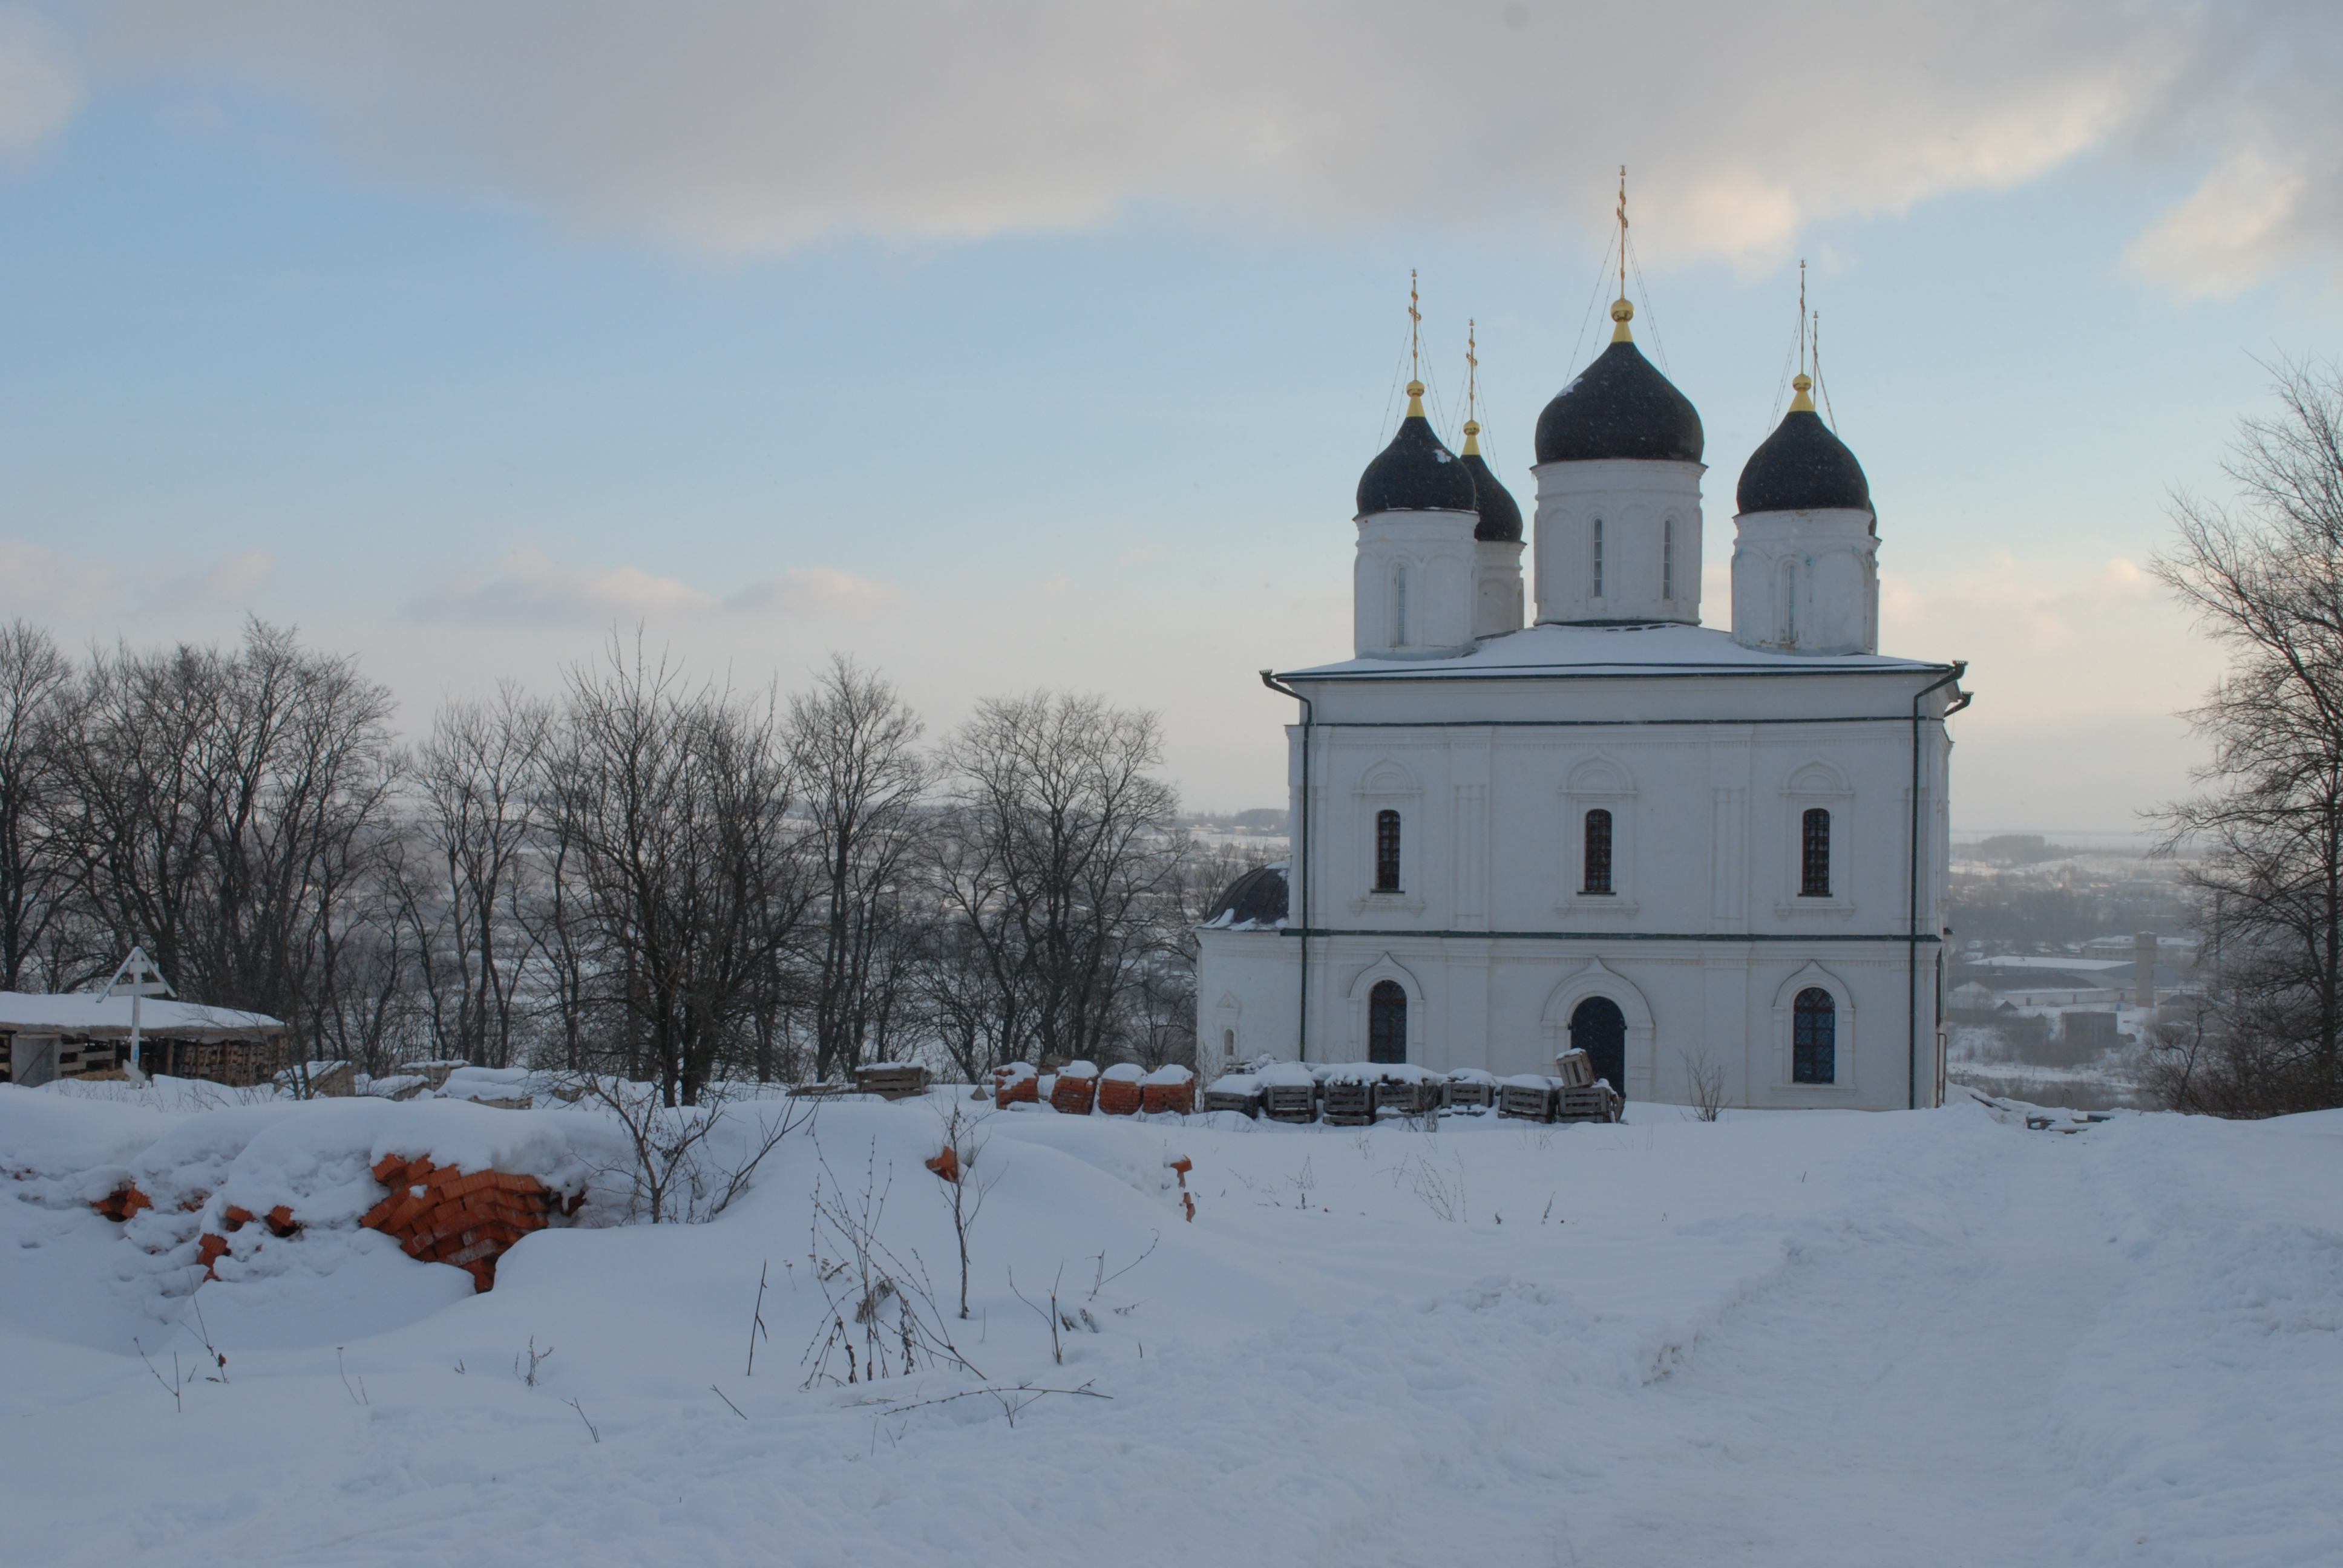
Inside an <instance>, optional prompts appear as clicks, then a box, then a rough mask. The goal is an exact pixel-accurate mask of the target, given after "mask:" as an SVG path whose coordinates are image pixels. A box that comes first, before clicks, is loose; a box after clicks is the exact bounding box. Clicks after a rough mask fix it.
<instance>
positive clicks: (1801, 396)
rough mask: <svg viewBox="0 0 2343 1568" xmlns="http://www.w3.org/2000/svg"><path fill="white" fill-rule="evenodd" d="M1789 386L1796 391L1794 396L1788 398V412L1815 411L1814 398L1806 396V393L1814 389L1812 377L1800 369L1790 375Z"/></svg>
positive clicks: (1809, 412) (1806, 412) (1807, 412)
mask: <svg viewBox="0 0 2343 1568" xmlns="http://www.w3.org/2000/svg"><path fill="white" fill-rule="evenodd" d="M1790 387H1791V388H1792V389H1793V390H1794V391H1795V392H1796V393H1797V396H1796V397H1793V398H1791V399H1790V412H1791V413H1793V414H1800V413H1805V414H1811V413H1813V412H1814V411H1815V400H1814V399H1813V398H1812V397H1807V396H1806V394H1807V393H1809V392H1812V391H1813V390H1814V389H1815V382H1814V377H1811V376H1808V375H1807V374H1806V373H1805V371H1803V370H1801V371H1799V372H1798V373H1797V374H1796V375H1795V376H1793V377H1790Z"/></svg>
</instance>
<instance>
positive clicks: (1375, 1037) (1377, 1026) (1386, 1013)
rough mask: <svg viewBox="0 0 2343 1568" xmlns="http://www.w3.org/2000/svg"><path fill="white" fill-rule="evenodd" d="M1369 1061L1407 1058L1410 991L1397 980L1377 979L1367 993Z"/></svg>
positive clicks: (1403, 1059) (1402, 1059)
mask: <svg viewBox="0 0 2343 1568" xmlns="http://www.w3.org/2000/svg"><path fill="white" fill-rule="evenodd" d="M1367 1060H1369V1061H1405V1060H1407V992H1406V991H1404V990H1401V989H1400V983H1399V981H1397V980H1377V981H1376V982H1375V989H1374V990H1371V991H1369V992H1368V993H1367Z"/></svg>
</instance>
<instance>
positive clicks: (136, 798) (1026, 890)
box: [0, 622, 1242, 1104]
mask: <svg viewBox="0 0 2343 1568" xmlns="http://www.w3.org/2000/svg"><path fill="white" fill-rule="evenodd" d="M1160 762H1161V734H1160V731H1159V729H1158V725H1157V722H1156V719H1155V718H1154V717H1153V716H1152V715H1151V714H1148V713H1143V712H1135V711H1131V710H1126V709H1116V708H1113V707H1111V706H1109V705H1108V704H1106V703H1105V702H1103V701H1101V700H1100V699H1095V698H1090V697H1081V696H1071V695H1060V694H1050V693H1037V694H1034V695H1031V696H1027V697H1019V698H1011V699H995V700H989V701H985V702H982V703H980V704H979V705H978V708H977V709H976V712H975V713H974V715H973V716H972V717H971V718H970V719H969V720H968V721H967V722H966V723H965V724H964V725H962V726H961V727H960V729H958V730H957V731H955V732H954V733H952V734H951V735H950V736H949V737H948V738H946V739H944V740H943V741H942V742H941V743H940V744H939V745H933V746H930V745H928V744H925V743H924V737H923V729H922V725H921V723H920V719H919V718H918V716H917V715H916V714H914V713H913V712H912V711H911V709H910V708H909V706H908V705H906V704H905V703H904V701H903V700H902V699H901V698H900V695H899V694H898V693H897V691H896V690H895V689H894V688H893V687H892V686H890V684H889V683H888V682H886V681H885V680H883V679H881V678H879V677H878V676H876V675H874V674H872V673H870V672H869V671H866V670H863V669H860V668H856V667H855V666H854V665H853V664H852V663H851V662H850V661H848V660H846V659H843V658H838V659H833V660H832V661H831V662H830V665H829V666H828V667H827V668H824V669H823V670H821V671H820V673H819V675H818V677H817V678H816V679H815V680H814V682H813V685H812V687H811V688H810V689H809V690H806V691H803V692H799V693H795V694H790V695H786V696H785V695H783V694H781V693H779V691H778V690H770V691H765V692H756V693H744V692H739V691H735V690H731V689H727V688H724V687H721V686H718V685H713V684H710V683H708V682H705V681H699V680H695V679H693V678H689V676H688V675H687V674H686V673H685V672H684V671H683V670H682V669H681V668H679V667H678V666H677V665H675V664H674V663H672V662H670V661H669V660H667V659H665V658H661V657H659V656H657V655H654V654H651V653H649V652H646V651H645V650H644V649H643V648H641V647H640V646H639V644H638V645H634V646H629V645H628V644H626V643H624V642H623V641H621V640H619V639H618V638H613V639H612V641H611V642H610V644H609V645H608V647H607V648H605V649H604V650H603V651H602V653H601V655H600V656H599V657H598V658H595V659H592V660H590V661H588V662H585V663H581V664H579V665H578V666H576V667H574V668H571V669H570V670H569V671H568V674H567V677H566V679H565V682H564V685H563V688H562V689H561V690H560V691H559V692H558V693H557V694H555V695H553V696H550V697H543V696H537V695H531V694H528V693H526V692H523V691H520V690H518V689H513V688H510V687H507V688H504V689H499V690H498V693H497V695H496V697H495V698H494V699H492V700H489V701H486V702H451V703H449V704H447V706H446V707H444V708H442V709H440V710H439V712H438V713H437V715H436V716H435V717H434V719H433V722H432V724H431V727H430V729H429V731H428V733H427V736H425V737H424V738H423V739H421V740H420V741H419V742H418V743H417V744H416V745H414V746H413V747H411V748H407V747H403V746H401V745H400V744H399V743H398V740H397V735H396V733H395V732H394V730H393V729H392V703H391V699H390V697H389V694H388V692H387V690H386V689H384V688H382V687H381V686H379V685H377V684H376V683H374V682H372V681H370V680H368V679H367V678H365V677H364V675H363V674H362V673H361V672H360V671H359V670H358V669H357V666H356V665H355V663H354V662H353V661H351V660H349V659H347V658H338V657H334V656H331V655H327V654H323V653H319V652H317V651H316V650H313V649H308V648H303V647H301V646H300V645H299V644H298V642H297V640H296V638H294V637H293V635H292V634H291V633H289V632H287V631H284V630H281V629H278V628H272V627H268V626H266V625H262V624H259V623H254V624H253V625H251V626H250V627H248V628H246V635H245V637H244V639H243V642H242V643H241V645H240V646H238V647H236V648H232V649H220V648H186V647H182V648H172V649H169V650H166V651H158V652H144V651H139V650H136V649H132V648H117V649H116V650H113V651H111V652H107V651H99V652H96V653H94V654H92V655H91V656H90V657H89V658H86V659H85V660H80V661H76V660H75V659H73V658H68V657H67V656H65V654H64V653H63V652H62V651H61V650H59V649H58V648H57V647H56V646H55V642H54V640H53V639H52V638H50V637H49V636H48V635H47V634H46V633H45V631H43V630H42V629H41V628H37V627H34V626H30V625H27V624H25V623H23V622H17V623H15V624H12V625H8V626H5V627H0V989H7V990H71V989H76V988H79V987H81V986H85V985H86V984H88V983H90V982H91V981H92V980H96V979H99V978H102V977H103V976H104V975H105V973H106V971H107V970H110V969H111V967H112V966H113V965H114V964H115V963H116V961H118V960H119V959H120V957H121V954H122V953H123V951H124V950H126V949H127V948H128V946H129V945H130V944H131V943H133V942H143V943H145V944H146V947H147V950H148V951H149V952H151V953H152V954H154V955H155V956H156V959H157V960H159V961H160V963H161V964H162V966H163V968H164V970H165V972H166V974H168V975H169V976H170V978H171V979H172V980H174V981H175V982H176V984H177V985H178V987H179V989H180V991H181V994H182V995H184V996H186V997H189V998H191V999H196V1000H204V1001H207V1002H212V1003H216V1004H218V1005H223V1006H230V1007H239V1008H246V1009H251V1010H257V1011H263V1012H268V1013H272V1014H275V1015H277V1016H278V1017H280V1018H283V1019H285V1020H287V1022H288V1023H289V1024H290V1025H291V1026H292V1027H293V1030H294V1031H295V1034H296V1036H297V1039H298V1040H299V1041H300V1042H301V1043H302V1045H303V1046H304V1048H305V1049H307V1050H308V1051H309V1053H310V1054H312V1055H313V1056H320V1057H331V1058H347V1059H350V1060H357V1061H358V1062H360V1063H361V1064H363V1065H364V1066H365V1067H367V1069H368V1070H376V1071H379V1070H383V1069H385V1068H387V1067H388V1066H390V1065H392V1064H394V1063H396V1062H397V1061H400V1060H413V1059H416V1058H420V1057H430V1058H438V1059H448V1058H462V1059H464V1060H470V1061H475V1062H480V1063H484V1064H488V1065H507V1064H514V1063H521V1062H527V1063H532V1064H543V1065H558V1066H562V1067H568V1068H578V1069H592V1070H616V1071H620V1072H623V1073H625V1074H627V1075H628V1076H629V1077H631V1078H635V1079H638V1080H642V1081H650V1082H655V1083H657V1084H659V1086H660V1087H661V1090H662V1091H663V1096H664V1098H665V1099H666V1100H667V1101H668V1102H669V1103H670V1104H674V1103H691V1102H693V1101H696V1100H697V1099H698V1097H699V1091H700V1090H701V1087H702V1086H703V1085H705V1084H707V1083H709V1081H712V1080H716V1079H719V1078H724V1077H739V1076H746V1077H756V1078H761V1079H789V1080H795V1079H799V1078H803V1077H830V1076H834V1075H836V1074H838V1073H840V1072H841V1071H843V1070H846V1069H848V1068H850V1067H852V1066H854V1065H856V1064H858V1063H860V1062H865V1061H869V1060H886V1059H897V1058H905V1057H913V1056H926V1057H929V1058H930V1059H932V1060H935V1061H936V1062H937V1064H938V1065H949V1066H951V1067H954V1068H957V1069H958V1070H960V1071H962V1072H965V1073H967V1074H970V1075H971V1076H973V1075H976V1074H979V1073H980V1072H981V1071H983V1070H985V1069H986V1068H988V1067H990V1065H992V1064H993V1063H995V1062H998V1061H1002V1060H1010V1059H1012V1058H1028V1059H1038V1058H1041V1057H1045V1056H1055V1057H1059V1058H1071V1057H1074V1056H1088V1057H1092V1058H1102V1059H1115V1058H1124V1057H1129V1058H1134V1059H1137V1060H1142V1061H1147V1062H1150V1063H1153V1062H1158V1061H1161V1060H1172V1059H1176V1058H1178V1057H1180V1056H1182V1054H1184V1053H1185V1052H1187V1051H1189V1050H1192V1044H1193V1036H1194V999H1193V980H1194V970H1193V962H1192V958H1193V954H1192V946H1191V943H1192V938H1191V935H1190V928H1191V927H1192V924H1193V922H1194V920H1196V919H1197V918H1198V917H1199V916H1200V915H1201V913H1202V910H1203V907H1204V903H1205V901H1206V900H1209V898H1210V897H1211V896H1212V893H1213V892H1215V891H1216V890H1218V889H1219V887H1221V886H1222V884H1224V883H1225V881H1226V880H1227V879H1229V878H1230V877H1231V876H1232V875H1234V874H1235V872H1236V871H1238V870H1240V869H1242V867H1241V866H1239V865H1235V864H1232V860H1231V858H1230V857H1229V856H1228V855H1227V854H1226V853H1224V852H1218V851H1213V850H1211V849H1205V848H1203V847H1201V846H1199V845H1198V844H1197V843H1195V842H1194V841H1193V840H1192V839H1189V838H1188V837H1187V836H1186V835H1185V834H1183V833H1182V831H1181V830H1180V829H1179V828H1178V826H1177V824H1176V822H1175V820H1174V817H1173V812H1174V809H1175V806H1176V801H1175V799H1174V796H1173V793H1172V789H1170V787H1169V786H1168V785H1166V784H1165V783H1164V782H1163V781H1162V780H1161V779H1159V778H1158V777H1157V776H1156V771H1155V770H1156V769H1157V768H1158V767H1159V765H1160Z"/></svg>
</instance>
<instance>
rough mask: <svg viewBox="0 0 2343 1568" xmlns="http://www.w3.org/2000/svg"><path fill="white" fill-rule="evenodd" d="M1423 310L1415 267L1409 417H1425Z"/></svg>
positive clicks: (1410, 297)
mask: <svg viewBox="0 0 2343 1568" xmlns="http://www.w3.org/2000/svg"><path fill="white" fill-rule="evenodd" d="M1407 417H1409V418H1411V419H1421V418H1423V311H1421V310H1419V309H1417V308H1416V294H1415V268H1413V267H1412V266H1411V267H1409V268H1408V269H1407Z"/></svg>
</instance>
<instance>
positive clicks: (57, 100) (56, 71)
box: [0, 10, 81, 156]
mask: <svg viewBox="0 0 2343 1568" xmlns="http://www.w3.org/2000/svg"><path fill="white" fill-rule="evenodd" d="M80 100H81V84H80V83H79V81H78V80H76V79H75V75H74V70H73V67H72V66H71V65H68V64H66V62H65V56H64V55H63V53H62V52H61V51H60V50H59V49H58V48H57V46H56V44H55V40H54V39H53V38H52V37H51V36H50V35H49V31H48V29H47V28H45V27H44V26H43V25H41V23H40V21H39V19H38V18H36V17H34V16H32V15H27V14H26V13H24V12H21V11H14V10H0V156H21V155H23V154H24V153H25V152H27V151H29V150H30V149H32V148H34V147H35V146H39V145H40V144H41V143H43V142H45V141H46V140H47V139H48V138H49V137H50V136H52V135H54V134H55V132H56V130H57V129H58V127H60V126H63V125H64V124H65V121H66V120H68V119H70V118H72V117H73V112H74V106H75V104H77V103H79V102H80Z"/></svg>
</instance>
